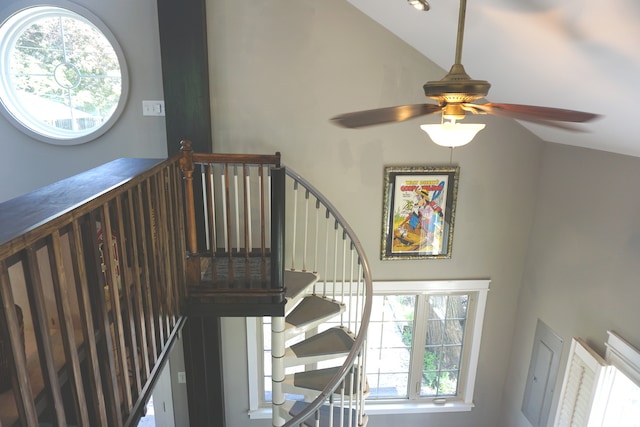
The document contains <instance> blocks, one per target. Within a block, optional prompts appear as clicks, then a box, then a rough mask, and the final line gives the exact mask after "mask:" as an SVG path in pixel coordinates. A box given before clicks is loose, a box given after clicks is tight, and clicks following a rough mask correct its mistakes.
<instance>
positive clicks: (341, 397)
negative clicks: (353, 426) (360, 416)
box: [340, 379, 348, 427]
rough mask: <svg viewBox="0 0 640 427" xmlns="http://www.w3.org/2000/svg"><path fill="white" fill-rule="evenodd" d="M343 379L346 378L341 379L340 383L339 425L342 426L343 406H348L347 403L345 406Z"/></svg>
mask: <svg viewBox="0 0 640 427" xmlns="http://www.w3.org/2000/svg"><path fill="white" fill-rule="evenodd" d="M345 381H346V379H343V380H342V383H341V384H340V427H342V426H344V412H345V411H344V410H345V408H348V405H347V406H345V404H344V403H345V402H346V401H347V399H345V395H344V393H345V392H344V389H345V388H346V386H345V384H344V383H345Z"/></svg>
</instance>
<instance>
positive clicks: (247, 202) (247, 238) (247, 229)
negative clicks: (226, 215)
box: [242, 165, 253, 271]
mask: <svg viewBox="0 0 640 427" xmlns="http://www.w3.org/2000/svg"><path fill="white" fill-rule="evenodd" d="M242 172H243V175H244V250H245V257H246V258H249V254H250V253H251V250H252V249H253V242H252V235H251V182H250V178H251V177H250V176H249V171H248V170H247V165H243V166H242ZM248 270H249V269H247V271H248Z"/></svg>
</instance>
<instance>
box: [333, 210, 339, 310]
mask: <svg viewBox="0 0 640 427" xmlns="http://www.w3.org/2000/svg"><path fill="white" fill-rule="evenodd" d="M338 225H339V224H338V220H337V219H336V220H335V223H334V226H333V228H334V230H335V233H334V234H335V236H334V240H333V291H332V292H331V298H333V299H336V285H337V280H338V228H339V227H338Z"/></svg>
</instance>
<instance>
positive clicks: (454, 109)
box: [423, 64, 491, 119]
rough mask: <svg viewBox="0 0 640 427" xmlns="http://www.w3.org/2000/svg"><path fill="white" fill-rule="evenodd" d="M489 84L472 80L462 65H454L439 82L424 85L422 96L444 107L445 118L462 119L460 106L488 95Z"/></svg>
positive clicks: (462, 113) (462, 112) (462, 111)
mask: <svg viewBox="0 0 640 427" xmlns="http://www.w3.org/2000/svg"><path fill="white" fill-rule="evenodd" d="M490 87H491V84H490V83H489V82H487V81H485V80H472V79H471V77H469V75H468V74H467V73H466V72H465V70H464V67H463V66H462V64H454V65H453V67H451V70H450V71H449V73H447V75H446V76H444V77H443V78H442V79H440V80H436V81H430V82H427V83H425V84H424V86H423V89H424V94H425V95H426V96H427V97H429V98H431V99H433V100H434V101H436V102H437V103H438V104H440V105H442V106H443V107H444V111H443V114H444V116H445V118H455V119H461V118H464V110H463V109H462V106H461V105H460V104H462V103H469V102H474V101H477V100H478V99H480V98H484V97H485V96H487V93H489V88H490Z"/></svg>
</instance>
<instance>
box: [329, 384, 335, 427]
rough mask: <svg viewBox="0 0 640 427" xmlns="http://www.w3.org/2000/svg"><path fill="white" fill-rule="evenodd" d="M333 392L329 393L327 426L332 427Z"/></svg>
mask: <svg viewBox="0 0 640 427" xmlns="http://www.w3.org/2000/svg"><path fill="white" fill-rule="evenodd" d="M333 407H334V402H333V392H332V393H331V394H330V395H329V427H333V418H334V417H333Z"/></svg>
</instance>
